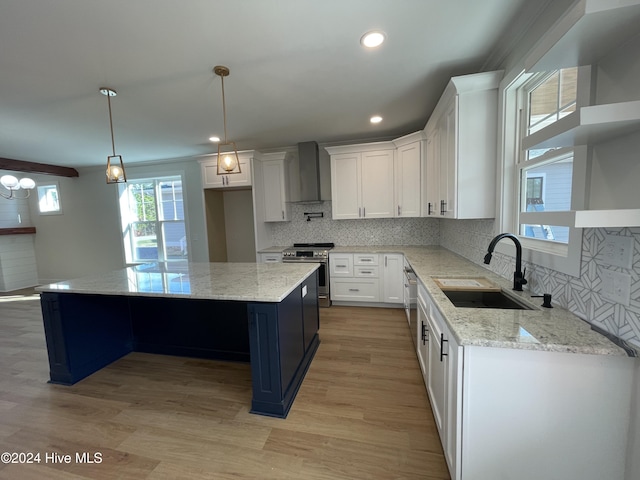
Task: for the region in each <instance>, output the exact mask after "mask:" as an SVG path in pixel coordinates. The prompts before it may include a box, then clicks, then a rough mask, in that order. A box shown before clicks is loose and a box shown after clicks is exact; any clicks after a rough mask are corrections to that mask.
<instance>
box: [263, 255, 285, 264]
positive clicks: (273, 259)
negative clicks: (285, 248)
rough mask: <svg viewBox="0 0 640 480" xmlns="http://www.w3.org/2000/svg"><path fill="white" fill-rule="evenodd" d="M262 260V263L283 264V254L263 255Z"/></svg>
mask: <svg viewBox="0 0 640 480" xmlns="http://www.w3.org/2000/svg"><path fill="white" fill-rule="evenodd" d="M260 260H261V261H262V263H280V262H282V254H281V253H261V254H260Z"/></svg>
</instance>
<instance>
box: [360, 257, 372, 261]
mask: <svg viewBox="0 0 640 480" xmlns="http://www.w3.org/2000/svg"><path fill="white" fill-rule="evenodd" d="M371 260H372V259H371V258H361V259H360V261H361V262H370V261H371Z"/></svg>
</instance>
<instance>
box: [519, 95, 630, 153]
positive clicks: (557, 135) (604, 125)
mask: <svg viewBox="0 0 640 480" xmlns="http://www.w3.org/2000/svg"><path fill="white" fill-rule="evenodd" d="M639 129H640V101H631V102H621V103H610V104H607V105H592V106H589V107H581V108H578V109H577V110H576V111H575V112H573V113H571V114H570V115H567V116H566V117H564V118H561V119H560V120H558V121H557V122H555V123H552V124H551V125H549V126H547V127H545V128H543V129H542V130H538V131H537V132H535V133H533V134H531V135H529V136H527V137H525V138H523V139H522V146H523V148H524V149H533V148H558V147H567V146H573V145H586V144H590V145H592V144H595V143H600V142H603V141H606V140H609V139H611V138H614V137H617V136H619V135H624V134H626V133H631V132H633V131H634V130H639Z"/></svg>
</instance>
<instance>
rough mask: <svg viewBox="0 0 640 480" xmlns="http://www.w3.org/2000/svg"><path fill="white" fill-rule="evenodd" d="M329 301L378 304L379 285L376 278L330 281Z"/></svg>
mask: <svg viewBox="0 0 640 480" xmlns="http://www.w3.org/2000/svg"><path fill="white" fill-rule="evenodd" d="M331 300H334V301H337V302H339V301H351V302H378V301H379V300H380V283H379V280H378V279H377V278H369V279H361V278H358V279H356V278H339V279H331Z"/></svg>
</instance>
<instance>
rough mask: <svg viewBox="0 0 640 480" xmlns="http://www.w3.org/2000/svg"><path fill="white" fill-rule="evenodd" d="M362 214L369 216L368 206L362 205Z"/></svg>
mask: <svg viewBox="0 0 640 480" xmlns="http://www.w3.org/2000/svg"><path fill="white" fill-rule="evenodd" d="M362 216H363V217H366V216H367V209H366V207H362Z"/></svg>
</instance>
